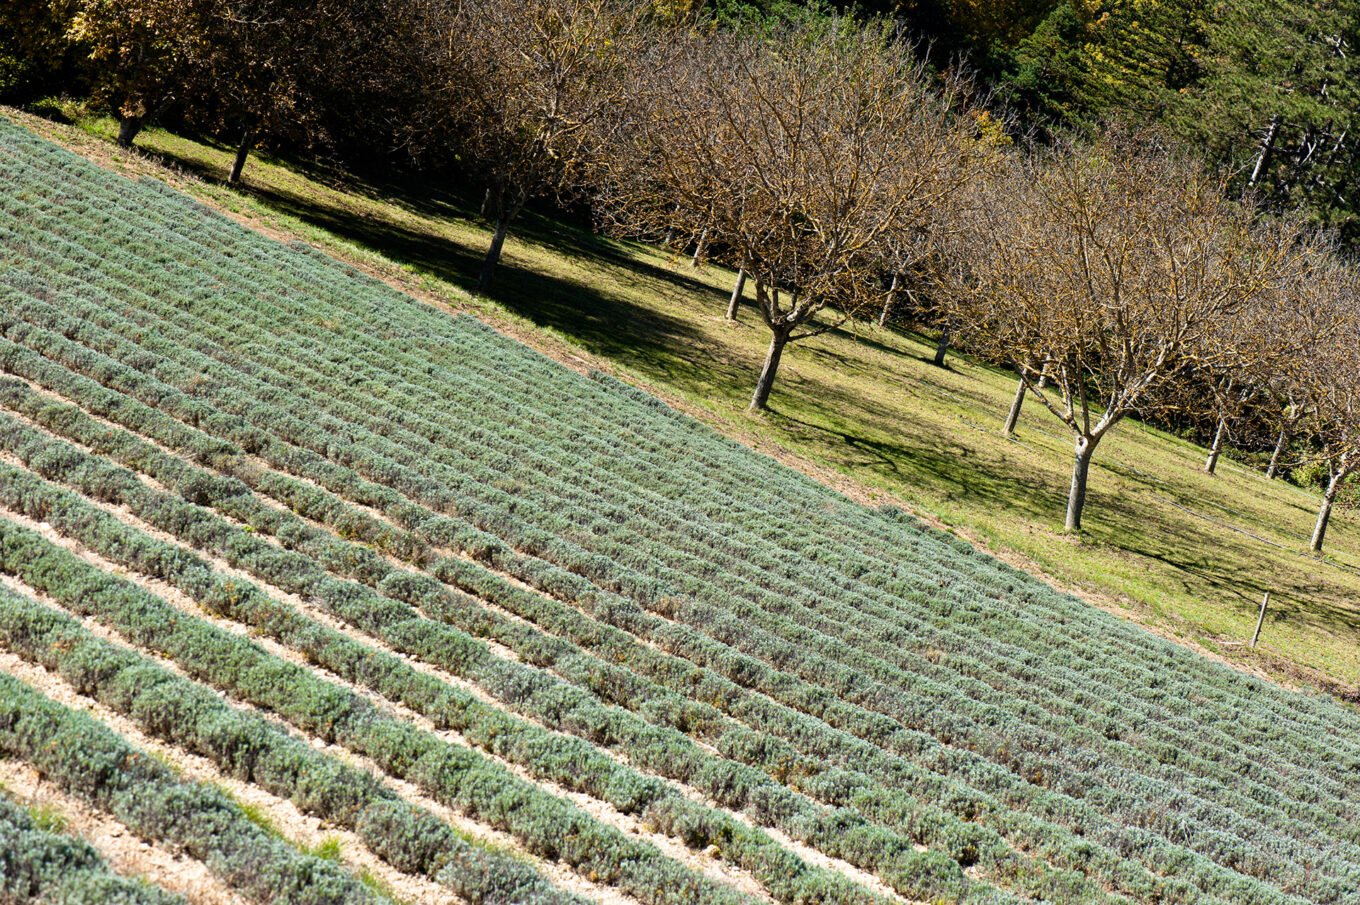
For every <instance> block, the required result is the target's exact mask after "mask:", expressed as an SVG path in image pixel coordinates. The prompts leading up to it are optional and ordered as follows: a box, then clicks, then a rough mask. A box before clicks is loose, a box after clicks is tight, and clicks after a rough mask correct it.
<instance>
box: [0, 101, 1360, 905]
mask: <svg viewBox="0 0 1360 905" xmlns="http://www.w3.org/2000/svg"><path fill="white" fill-rule="evenodd" d="M0 186H3V188H0V672H3V673H4V675H0V756H3V758H4V763H5V769H6V770H11V771H13V770H19V771H30V772H34V771H35V772H36V775H38V776H40V777H41V781H42V782H43V783H46V784H47V785H49V786H51V787H52V789H53V790H54V793H53V794H54V795H55V796H56V797H57V800H58V801H59V802H65V805H64V806H67V807H70V808H73V809H74V808H88V809H93V810H94V811H96V812H98V813H100V814H103V815H105V818H106V819H111V820H113V821H116V822H118V823H120V824H121V825H123V826H125V827H126V828H127V830H128V831H130V832H131V833H133V834H135V835H136V836H138V837H140V838H141V839H142V840H144V841H145V842H146V843H147V844H148V845H149V846H150V847H152V848H153V849H154V850H156V851H163V852H165V853H169V855H171V856H173V857H175V858H178V859H180V860H184V861H188V862H190V863H191V864H192V865H195V866H197V867H198V868H200V869H202V870H203V871H204V872H205V875H206V874H211V876H212V877H213V878H215V879H214V884H215V885H214V884H206V885H199V886H196V887H194V888H193V889H190V890H189V891H187V892H185V895H186V896H187V897H188V898H189V899H190V900H191V901H195V898H194V897H195V896H198V897H199V898H198V899H197V900H198V901H218V900H220V898H214V897H234V899H233V900H240V901H259V902H275V901H278V902H284V901H286V902H316V903H322V902H327V903H328V902H370V901H383V900H386V899H389V898H390V899H393V900H396V901H413V902H415V901H419V902H424V901H430V902H434V901H468V902H609V903H656V905H663V903H676V905H679V903H751V902H779V903H813V902H827V903H846V905H849V903H871V902H887V901H895V900H902V899H906V900H911V901H937V900H943V901H966V902H1013V901H1055V902H1119V901H1136V902H1150V901H1161V902H1178V903H1179V902H1220V903H1287V902H1326V903H1344V902H1357V901H1360V895H1358V894H1357V892H1356V890H1357V889H1358V888H1360V718H1357V716H1356V715H1355V714H1354V713H1353V711H1350V710H1347V709H1345V708H1343V707H1341V706H1339V705H1337V704H1335V703H1334V702H1332V701H1331V700H1330V699H1325V698H1321V697H1310V696H1304V695H1299V694H1295V693H1290V692H1285V691H1282V690H1280V689H1278V688H1276V687H1274V686H1272V685H1269V684H1267V683H1264V682H1262V681H1260V680H1258V679H1255V678H1252V677H1249V676H1245V675H1242V674H1239V673H1236V672H1233V671H1231V670H1229V669H1227V668H1224V667H1222V666H1220V665H1217V664H1215V663H1212V662H1209V661H1207V660H1205V659H1202V658H1199V657H1197V656H1195V655H1193V654H1191V653H1189V652H1188V651H1186V650H1184V649H1181V648H1179V647H1176V646H1174V645H1172V644H1170V643H1168V642H1165V641H1162V640H1160V639H1158V638H1155V637H1154V636H1152V635H1150V634H1148V633H1146V632H1144V631H1141V630H1138V629H1135V628H1133V627H1131V626H1129V625H1127V624H1125V623H1122V622H1120V621H1118V620H1117V619H1115V618H1113V617H1111V616H1109V615H1107V614H1104V613H1102V612H1100V611H1098V610H1095V609H1093V608H1091V607H1089V606H1086V605H1084V604H1082V603H1081V602H1079V601H1077V600H1075V599H1073V598H1070V597H1067V596H1064V595H1061V594H1059V593H1056V592H1055V591H1053V590H1052V589H1050V588H1048V587H1047V586H1045V585H1043V584H1041V583H1039V582H1038V581H1036V580H1034V579H1032V578H1030V577H1028V576H1026V575H1024V574H1022V573H1019V572H1017V571H1015V570H1013V569H1011V568H1009V567H1007V566H1005V565H1003V564H1001V563H999V562H997V561H996V560H994V559H991V558H989V557H987V556H985V555H982V554H979V553H977V552H976V551H975V550H973V549H972V548H971V547H968V546H966V545H964V544H961V543H959V542H957V541H955V540H952V539H951V538H949V537H948V536H946V535H942V534H940V533H937V532H934V531H931V530H929V529H926V528H924V527H922V526H921V525H920V524H918V523H917V522H915V521H914V520H912V519H911V518H909V517H908V516H906V515H904V514H903V513H901V512H898V511H896V510H892V509H883V510H874V509H870V508H866V507H863V506H860V505H857V504H854V503H852V502H850V501H849V500H847V499H845V498H844V497H842V496H840V495H838V494H836V493H834V492H833V491H831V490H829V489H827V488H825V487H823V486H821V485H819V484H817V483H815V482H813V481H811V480H810V479H808V478H806V477H804V476H802V475H800V474H798V473H796V472H794V471H792V470H789V469H787V468H784V467H782V466H780V465H779V464H777V463H775V462H773V461H772V460H769V459H767V458H764V457H762V456H758V455H756V454H754V453H752V452H750V451H749V450H747V449H745V448H743V447H741V446H739V445H737V444H735V443H732V442H730V441H728V440H725V439H724V438H722V437H720V436H718V435H716V434H715V433H713V432H712V431H710V430H708V429H707V428H704V427H703V426H701V425H699V424H697V423H695V422H694V421H692V420H690V419H687V418H685V417H683V416H681V415H679V414H677V413H675V412H673V411H671V410H669V409H667V408H666V407H665V406H663V405H661V404H660V403H659V402H657V401H656V400H654V399H651V398H649V397H646V396H643V395H641V394H639V393H637V392H636V391H634V390H631V389H629V388H628V387H626V386H624V385H622V384H619V383H618V382H616V381H614V380H612V379H609V378H606V377H602V376H598V375H581V374H577V373H575V372H573V371H570V370H568V369H566V368H564V367H562V366H560V365H558V364H556V363H554V362H551V361H549V360H547V359H545V358H543V357H541V356H539V355H537V354H536V353H533V352H531V351H530V350H528V349H527V348H525V347H523V346H520V345H518V344H516V343H514V342H512V341H510V340H509V339H507V338H505V337H503V336H500V335H499V334H497V333H495V332H494V331H492V330H491V329H489V328H487V327H486V326H484V325H482V324H481V323H480V322H478V321H476V320H474V319H472V318H468V317H455V316H450V315H448V314H446V313H443V312H440V311H436V310H434V309H432V308H429V307H427V306H424V305H422V304H420V303H418V302H416V301H414V300H412V299H409V298H407V297H404V296H402V295H400V294H398V293H396V292H394V291H392V290H391V289H389V288H387V287H386V286H384V285H382V284H380V283H377V282H375V281H373V280H371V279H369V278H367V277H365V276H363V275H361V274H359V273H357V272H355V271H353V270H352V269H349V268H347V267H344V266H342V265H340V264H337V263H336V262H334V261H331V260H330V259H328V258H325V257H324V256H322V255H320V254H319V253H316V252H314V251H312V250H310V249H308V248H306V247H303V246H287V245H283V244H279V243H276V242H273V241H271V240H269V239H267V238H265V237H263V236H260V235H257V234H254V233H251V232H249V231H246V230H244V229H242V228H241V227H239V226H237V225H235V224H233V223H232V222H230V221H228V220H227V219H225V218H223V217H221V216H219V215H217V214H215V213H214V212H212V211H210V210H209V209H207V208H205V207H203V206H201V205H199V204H197V203H195V202H193V201H191V200H189V199H187V198H186V197H184V196H181V195H179V194H177V193H175V192H173V191H171V190H169V189H167V188H166V187H164V186H163V185H161V184H159V183H156V182H152V181H141V182H133V181H129V180H126V179H123V178H121V177H118V176H115V175H112V174H111V173H108V172H106V171H103V170H101V169H99V168H97V167H95V166H93V165H92V164H90V163H88V162H86V161H84V160H83V159H81V158H78V157H76V156H74V155H72V154H70V153H68V152H66V151H63V150H61V149H58V148H56V147H55V146H53V145H50V144H47V143H45V142H43V141H40V140H39V139H37V138H35V137H33V136H32V135H31V134H29V133H28V132H26V131H24V130H22V129H20V128H18V127H17V126H14V125H13V124H9V123H3V124H0ZM3 778H4V774H0V779H3ZM4 834H9V835H6V836H5V838H16V839H17V838H22V840H23V844H22V845H19V844H16V845H15V846H14V847H13V853H12V854H6V855H5V857H9V858H11V860H13V861H14V862H15V863H17V864H18V865H19V870H20V875H22V876H32V877H34V878H38V879H35V880H34V881H33V882H34V883H35V884H39V883H44V882H49V883H50V882H52V881H49V880H45V879H43V878H46V877H49V876H50V875H51V869H50V864H51V863H53V859H54V858H55V859H59V858H68V859H71V863H73V864H74V863H79V865H80V872H79V873H80V877H82V878H86V879H81V880H80V883H81V884H85V883H89V884H112V885H109V886H108V888H109V889H114V887H115V885H116V887H117V889H118V890H119V892H118V893H117V894H118V895H126V901H129V902H131V901H138V902H140V901H155V902H160V901H173V900H174V898H173V894H172V893H165V894H163V895H162V894H159V893H158V892H157V891H156V890H154V889H151V888H149V887H146V886H137V885H135V884H131V883H127V882H124V881H119V880H117V879H116V878H114V877H113V876H112V875H110V874H108V865H105V864H102V862H101V861H100V859H99V857H98V856H97V854H96V853H92V852H90V851H87V850H85V849H83V848H80V846H79V844H78V843H74V842H64V841H62V840H56V841H55V842H54V841H53V840H52V839H50V838H47V836H42V831H40V830H35V829H34V828H33V827H32V826H30V825H29V823H26V822H25V818H24V817H23V814H22V813H21V812H20V811H17V810H16V811H15V812H14V814H13V815H11V814H10V809H6V808H5V807H0V835H4ZM50 835H51V834H48V836H50ZM63 846H65V847H63ZM6 848H7V851H8V849H9V847H8V846H7V847H6ZM0 863H3V862H0ZM159 863H162V862H157V861H156V860H155V859H149V860H148V861H147V867H146V870H145V874H146V877H147V879H149V880H151V881H152V882H153V883H162V882H164V883H166V884H167V886H169V878H168V877H165V876H162V873H164V871H163V870H162V869H161V868H158V867H157V866H156V865H157V864H159ZM23 871H27V872H28V873H27V874H23V873H22V872H23ZM8 875H9V874H8V872H6V874H5V876H8ZM35 888H36V887H35ZM85 888H86V887H85V886H81V887H80V890H83V889H85ZM100 888H103V887H100ZM72 889H76V886H72ZM205 890H206V891H205ZM175 892H176V893H177V892H179V890H176V891H175ZM81 894H83V893H81V892H80V891H79V890H77V891H76V892H73V893H71V895H70V896H69V897H68V898H67V899H60V898H54V899H53V900H57V901H82V902H84V901H122V899H116V898H114V897H113V896H114V894H113V893H109V896H110V897H109V898H107V899H90V898H88V896H87V897H86V898H80V897H79V896H80V895H81Z"/></svg>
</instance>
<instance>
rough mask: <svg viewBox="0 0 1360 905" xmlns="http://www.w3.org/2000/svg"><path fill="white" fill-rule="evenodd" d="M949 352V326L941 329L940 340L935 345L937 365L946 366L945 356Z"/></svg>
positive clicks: (939, 366)
mask: <svg viewBox="0 0 1360 905" xmlns="http://www.w3.org/2000/svg"><path fill="white" fill-rule="evenodd" d="M948 354H949V328H948V327H945V328H944V329H943V330H941V331H940V341H939V342H938V343H937V344H936V345H935V367H937V368H943V367H944V357H945V356H946V355H948Z"/></svg>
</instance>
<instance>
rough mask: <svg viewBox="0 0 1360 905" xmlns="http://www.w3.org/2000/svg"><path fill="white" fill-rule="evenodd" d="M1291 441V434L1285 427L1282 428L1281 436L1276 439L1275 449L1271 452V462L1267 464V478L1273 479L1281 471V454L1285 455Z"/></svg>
mask: <svg viewBox="0 0 1360 905" xmlns="http://www.w3.org/2000/svg"><path fill="white" fill-rule="evenodd" d="M1288 443H1289V435H1288V434H1286V433H1285V430H1284V428H1280V436H1279V438H1278V439H1276V441H1275V451H1274V452H1272V453H1271V454H1270V464H1269V465H1268V466H1266V478H1267V479H1268V480H1273V479H1274V477H1275V475H1277V474H1279V473H1280V456H1282V455H1284V448H1285V446H1286V445H1287V444H1288Z"/></svg>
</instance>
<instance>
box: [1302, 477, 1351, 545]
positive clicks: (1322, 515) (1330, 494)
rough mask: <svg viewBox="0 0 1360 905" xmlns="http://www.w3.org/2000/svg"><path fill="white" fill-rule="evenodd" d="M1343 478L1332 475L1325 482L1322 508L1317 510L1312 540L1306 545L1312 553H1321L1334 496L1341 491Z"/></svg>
mask: <svg viewBox="0 0 1360 905" xmlns="http://www.w3.org/2000/svg"><path fill="white" fill-rule="evenodd" d="M1344 478H1345V475H1344V474H1336V475H1333V476H1332V478H1331V480H1329V481H1328V482H1327V489H1326V490H1324V491H1323V492H1322V506H1321V508H1319V509H1318V517H1317V524H1316V525H1314V526H1313V539H1312V540H1311V541H1310V542H1309V544H1308V549H1310V550H1312V551H1313V552H1314V553H1321V552H1322V539H1323V538H1324V537H1326V536H1327V522H1328V521H1330V520H1331V518H1332V505H1333V504H1334V503H1335V502H1336V495H1337V494H1338V493H1339V492H1340V491H1341V482H1342V480H1343V479H1344Z"/></svg>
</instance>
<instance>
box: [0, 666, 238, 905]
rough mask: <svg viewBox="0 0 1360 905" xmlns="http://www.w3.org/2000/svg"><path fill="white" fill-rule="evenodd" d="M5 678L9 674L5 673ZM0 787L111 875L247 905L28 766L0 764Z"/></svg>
mask: <svg viewBox="0 0 1360 905" xmlns="http://www.w3.org/2000/svg"><path fill="white" fill-rule="evenodd" d="M6 671H7V672H8V670H6ZM0 784H3V785H4V787H5V789H6V790H7V791H8V792H9V793H10V795H11V796H12V797H13V798H14V800H15V801H16V802H17V803H19V804H20V805H22V806H24V807H39V808H43V809H44V810H46V811H47V812H48V813H51V814H54V815H56V816H57V817H59V819H60V820H61V823H62V830H61V831H62V832H63V833H66V834H69V835H71V836H78V837H79V838H81V839H83V840H85V841H86V842H88V843H89V844H90V845H92V846H93V847H94V849H95V850H96V851H98V852H99V854H100V855H101V856H102V857H103V858H104V861H105V862H107V864H108V865H109V867H110V869H112V870H113V871H114V872H115V873H117V874H119V875H120V876H123V877H128V878H140V879H143V880H145V881H147V882H148V883H151V884H152V885H154V886H159V887H160V888H161V889H165V890H168V891H170V892H176V893H179V894H180V895H182V896H184V898H185V899H187V900H188V901H189V903H190V905H249V900H248V899H245V898H243V897H242V896H240V895H238V894H237V893H236V892H234V891H233V890H232V889H231V888H230V887H228V886H227V885H226V884H225V883H224V882H223V881H222V879H221V878H219V877H218V876H217V875H216V874H214V873H213V872H212V871H210V870H209V869H208V867H207V865H205V864H204V863H203V862H202V861H198V860H196V859H194V858H190V857H188V856H187V855H184V854H177V853H175V852H172V851H170V850H169V849H168V848H166V847H164V846H162V845H160V844H157V843H149V842H145V841H143V840H141V839H138V838H137V836H136V835H135V834H134V833H133V832H132V831H131V830H129V829H128V828H127V827H125V826H124V825H123V824H121V823H119V822H118V821H117V820H115V819H114V818H112V817H110V816H109V815H108V814H105V813H104V812H103V811H100V810H98V809H96V808H93V807H90V806H89V805H88V804H86V803H85V802H84V801H82V800H80V799H79V798H76V797H75V796H72V795H68V794H66V793H65V792H63V791H62V790H61V788H60V787H59V786H57V785H56V784H55V783H52V782H49V781H48V780H46V779H43V778H42V776H41V775H39V773H38V771H37V770H35V769H33V768H32V767H30V766H29V765H28V764H26V763H22V762H20V761H12V760H0Z"/></svg>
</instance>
